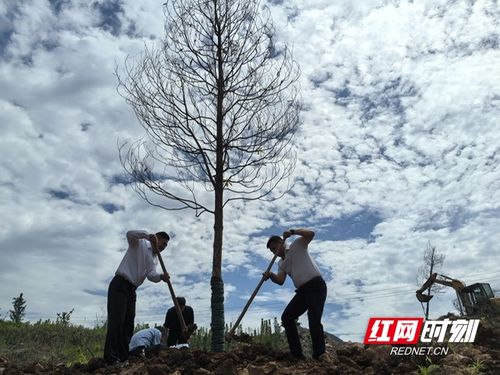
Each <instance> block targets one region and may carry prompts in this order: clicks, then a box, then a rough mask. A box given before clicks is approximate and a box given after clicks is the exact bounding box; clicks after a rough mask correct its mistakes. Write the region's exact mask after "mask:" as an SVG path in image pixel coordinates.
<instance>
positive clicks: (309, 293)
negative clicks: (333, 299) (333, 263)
mask: <svg viewBox="0 0 500 375" xmlns="http://www.w3.org/2000/svg"><path fill="white" fill-rule="evenodd" d="M325 300H326V283H325V281H324V280H323V279H322V278H321V277H320V276H318V277H315V278H314V279H312V280H310V281H308V282H307V283H305V284H304V285H302V286H301V287H300V288H298V289H297V290H296V291H295V296H294V297H293V298H292V300H291V301H290V303H289V304H288V306H287V307H286V308H285V311H283V315H282V316H281V321H282V323H283V327H285V333H286V338H287V340H288V346H289V347H290V352H291V354H292V355H293V356H294V357H301V356H302V355H303V354H302V345H301V344H300V337H299V333H298V331H297V325H296V322H295V321H296V319H298V317H299V316H301V315H302V314H304V313H305V312H306V311H307V317H308V319H309V332H310V334H311V340H312V346H313V358H316V359H317V358H318V357H319V356H320V355H321V354H323V353H324V352H325V336H324V332H323V325H322V324H321V316H322V315H323V308H324V306H325Z"/></svg>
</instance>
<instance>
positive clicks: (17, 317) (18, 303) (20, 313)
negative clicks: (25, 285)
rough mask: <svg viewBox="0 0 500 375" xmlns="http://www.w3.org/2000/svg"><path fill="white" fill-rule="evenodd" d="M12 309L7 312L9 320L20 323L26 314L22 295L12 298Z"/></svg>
mask: <svg viewBox="0 0 500 375" xmlns="http://www.w3.org/2000/svg"><path fill="white" fill-rule="evenodd" d="M12 307H13V309H12V310H9V314H10V320H11V321H13V322H14V323H21V322H22V321H23V318H24V315H25V314H26V313H25V310H26V300H25V299H24V298H23V294H22V293H21V294H20V295H19V297H14V298H12Z"/></svg>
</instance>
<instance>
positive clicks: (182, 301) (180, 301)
mask: <svg viewBox="0 0 500 375" xmlns="http://www.w3.org/2000/svg"><path fill="white" fill-rule="evenodd" d="M175 299H176V300H177V303H178V304H179V305H180V306H186V299H185V298H184V297H176V298H175Z"/></svg>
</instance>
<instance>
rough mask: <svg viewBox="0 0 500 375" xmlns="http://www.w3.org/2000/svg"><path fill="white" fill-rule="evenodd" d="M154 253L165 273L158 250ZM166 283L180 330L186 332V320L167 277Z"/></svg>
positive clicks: (165, 269)
mask: <svg viewBox="0 0 500 375" xmlns="http://www.w3.org/2000/svg"><path fill="white" fill-rule="evenodd" d="M156 255H157V256H158V260H159V261H160V265H161V269H162V270H163V273H164V274H167V268H166V267H165V263H163V259H162V257H161V254H160V252H157V253H156ZM167 285H168V289H169V290H170V295H171V296H172V301H173V302H174V306H175V312H176V313H177V318H178V319H179V322H180V323H181V330H182V332H187V326H186V322H185V321H184V317H183V316H182V311H181V307H180V306H179V302H177V298H176V297H175V292H174V288H173V287H172V283H171V282H170V279H167Z"/></svg>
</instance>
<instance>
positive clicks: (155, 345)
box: [129, 327, 167, 358]
mask: <svg viewBox="0 0 500 375" xmlns="http://www.w3.org/2000/svg"><path fill="white" fill-rule="evenodd" d="M164 332H165V330H164V328H163V327H155V328H146V329H141V330H140V331H138V332H136V333H135V334H134V335H133V336H132V339H131V340H130V344H129V354H130V355H131V356H136V357H141V358H144V357H146V354H148V353H151V352H156V351H158V350H160V349H165V348H167V346H166V345H164V344H162V339H163V335H164Z"/></svg>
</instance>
